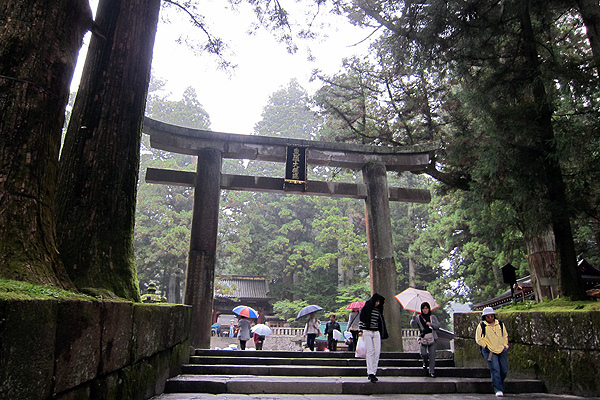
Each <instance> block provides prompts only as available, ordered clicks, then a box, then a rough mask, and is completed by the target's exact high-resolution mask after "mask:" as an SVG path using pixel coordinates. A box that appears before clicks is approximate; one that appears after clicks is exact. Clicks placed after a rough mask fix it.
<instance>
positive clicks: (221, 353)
mask: <svg viewBox="0 0 600 400" xmlns="http://www.w3.org/2000/svg"><path fill="white" fill-rule="evenodd" d="M194 355H196V356H213V357H250V358H255V357H260V358H267V357H275V358H325V359H331V358H345V359H348V358H355V357H354V353H353V352H350V351H279V350H246V351H242V350H208V349H197V350H196V351H195V353H194ZM436 355H437V358H438V359H439V358H449V359H451V358H452V352H451V351H449V350H438V351H437V353H436ZM420 358H421V356H420V355H419V354H418V353H416V352H411V353H403V352H382V353H381V355H380V356H379V359H381V360H384V359H404V360H411V359H412V360H418V359H420Z"/></svg>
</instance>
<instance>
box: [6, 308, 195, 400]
mask: <svg viewBox="0 0 600 400" xmlns="http://www.w3.org/2000/svg"><path fill="white" fill-rule="evenodd" d="M189 326H190V309H189V307H186V306H182V305H152V304H140V303H131V302H116V301H93V300H92V301H87V300H73V301H58V300H47V299H44V300H2V301H0V400H5V399H7V400H8V399H10V400H49V399H53V400H96V399H102V400H111V399H114V400H122V399H128V400H138V399H139V400H143V399H148V398H150V397H152V396H154V395H155V394H159V393H162V392H163V389H164V384H165V381H166V380H167V378H169V377H171V376H174V375H177V374H178V373H179V371H180V368H181V364H182V363H183V362H186V361H187V359H188V357H189V353H190V349H189V342H188V335H189V331H190V329H189Z"/></svg>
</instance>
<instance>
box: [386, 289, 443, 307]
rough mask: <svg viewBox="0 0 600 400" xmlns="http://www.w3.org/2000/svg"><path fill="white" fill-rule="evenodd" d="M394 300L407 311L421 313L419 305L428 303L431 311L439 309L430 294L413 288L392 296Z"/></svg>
mask: <svg viewBox="0 0 600 400" xmlns="http://www.w3.org/2000/svg"><path fill="white" fill-rule="evenodd" d="M394 297H395V298H396V300H398V301H399V302H400V304H402V307H403V308H404V309H405V310H408V311H415V312H418V313H420V312H421V304H422V303H424V302H427V303H429V305H430V306H431V310H435V309H436V308H439V305H438V303H437V302H436V301H435V299H434V298H433V296H432V295H431V293H429V292H428V291H427V290H419V289H415V288H408V289H406V290H405V291H403V292H401V293H398V294H397V295H396V296H394Z"/></svg>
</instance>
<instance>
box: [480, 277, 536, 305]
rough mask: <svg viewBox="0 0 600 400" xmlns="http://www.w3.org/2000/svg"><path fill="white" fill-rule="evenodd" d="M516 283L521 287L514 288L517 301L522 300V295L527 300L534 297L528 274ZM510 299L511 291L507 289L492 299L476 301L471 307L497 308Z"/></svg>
mask: <svg viewBox="0 0 600 400" xmlns="http://www.w3.org/2000/svg"><path fill="white" fill-rule="evenodd" d="M517 285H519V287H521V289H520V290H519V289H517V290H515V300H516V301H517V302H519V301H523V296H524V297H525V299H527V300H529V299H533V298H535V293H533V285H532V283H531V277H530V276H526V277H524V278H521V279H517ZM511 301H512V292H511V291H510V289H509V290H507V291H506V292H504V293H502V294H501V295H500V296H497V297H494V298H493V299H490V300H486V301H484V302H481V303H478V304H473V308H474V309H475V310H482V309H484V308H485V307H492V308H498V307H502V306H503V305H506V304H508V303H510V302H511Z"/></svg>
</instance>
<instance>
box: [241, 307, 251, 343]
mask: <svg viewBox="0 0 600 400" xmlns="http://www.w3.org/2000/svg"><path fill="white" fill-rule="evenodd" d="M238 326H239V327H240V328H239V331H238V339H239V340H240V349H241V350H246V342H247V341H248V340H249V339H250V328H251V324H250V320H249V319H248V318H246V317H244V316H243V315H240V321H239V322H238Z"/></svg>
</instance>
